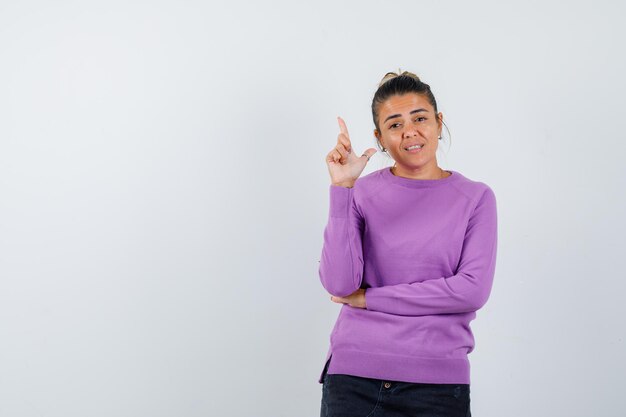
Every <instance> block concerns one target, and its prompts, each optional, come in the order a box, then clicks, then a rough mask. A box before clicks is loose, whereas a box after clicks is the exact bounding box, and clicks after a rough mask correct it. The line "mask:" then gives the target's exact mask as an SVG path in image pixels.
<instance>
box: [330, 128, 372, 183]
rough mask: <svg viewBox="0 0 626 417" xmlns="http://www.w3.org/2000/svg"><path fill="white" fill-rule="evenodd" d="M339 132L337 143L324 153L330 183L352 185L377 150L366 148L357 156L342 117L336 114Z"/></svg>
mask: <svg viewBox="0 0 626 417" xmlns="http://www.w3.org/2000/svg"><path fill="white" fill-rule="evenodd" d="M337 121H338V122H339V130H340V133H339V135H338V136H337V145H335V147H334V148H333V150H331V151H330V152H329V153H328V155H326V164H327V165H328V172H329V173H330V180H331V184H333V185H339V186H342V187H353V186H354V183H355V182H356V180H357V179H358V178H359V176H360V175H361V173H362V172H363V169H364V168H365V165H367V162H368V161H369V158H370V157H371V156H372V155H374V154H375V153H376V152H377V151H376V149H375V148H369V149H367V150H366V151H365V152H364V153H363V154H362V155H360V156H357V155H356V152H354V149H352V144H351V142H350V134H349V133H348V128H347V127H346V123H345V122H344V121H343V119H342V118H341V117H339V116H337Z"/></svg>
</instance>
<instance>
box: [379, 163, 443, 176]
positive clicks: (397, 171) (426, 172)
mask: <svg viewBox="0 0 626 417" xmlns="http://www.w3.org/2000/svg"><path fill="white" fill-rule="evenodd" d="M391 172H392V173H393V175H395V176H397V177H404V178H412V179H416V180H438V179H442V178H445V177H448V176H449V175H450V174H449V173H447V172H446V171H444V170H443V169H441V168H440V167H438V166H435V168H434V169H417V170H413V171H411V170H406V169H403V168H401V167H398V166H397V165H396V164H394V166H393V167H392V168H391Z"/></svg>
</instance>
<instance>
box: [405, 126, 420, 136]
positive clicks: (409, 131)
mask: <svg viewBox="0 0 626 417" xmlns="http://www.w3.org/2000/svg"><path fill="white" fill-rule="evenodd" d="M416 136H417V129H416V128H415V127H413V126H408V127H407V128H406V129H405V130H404V137H405V138H414V137H416Z"/></svg>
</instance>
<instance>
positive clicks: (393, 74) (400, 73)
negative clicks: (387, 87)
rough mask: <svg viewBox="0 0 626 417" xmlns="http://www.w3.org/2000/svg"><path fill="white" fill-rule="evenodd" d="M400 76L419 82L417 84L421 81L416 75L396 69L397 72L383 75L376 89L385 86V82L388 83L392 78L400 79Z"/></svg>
mask: <svg viewBox="0 0 626 417" xmlns="http://www.w3.org/2000/svg"><path fill="white" fill-rule="evenodd" d="M402 75H406V76H408V77H412V78H414V79H415V80H416V81H419V82H421V81H422V80H420V77H418V76H417V75H416V74H413V73H412V72H409V71H402V70H401V69H400V68H398V72H388V73H387V74H385V76H384V77H383V79H382V80H380V82H379V83H378V87H379V88H380V86H381V85H383V84H385V83H386V82H387V81H389V80H391V79H393V78H396V77H400V76H402Z"/></svg>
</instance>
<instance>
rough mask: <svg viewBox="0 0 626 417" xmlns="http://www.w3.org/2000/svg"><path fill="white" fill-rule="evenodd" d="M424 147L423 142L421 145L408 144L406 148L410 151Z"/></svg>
mask: <svg viewBox="0 0 626 417" xmlns="http://www.w3.org/2000/svg"><path fill="white" fill-rule="evenodd" d="M423 147H424V144H421V145H411V146H408V147H406V148H404V150H405V151H409V152H410V151H417V150H420V149H422V148H423Z"/></svg>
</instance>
